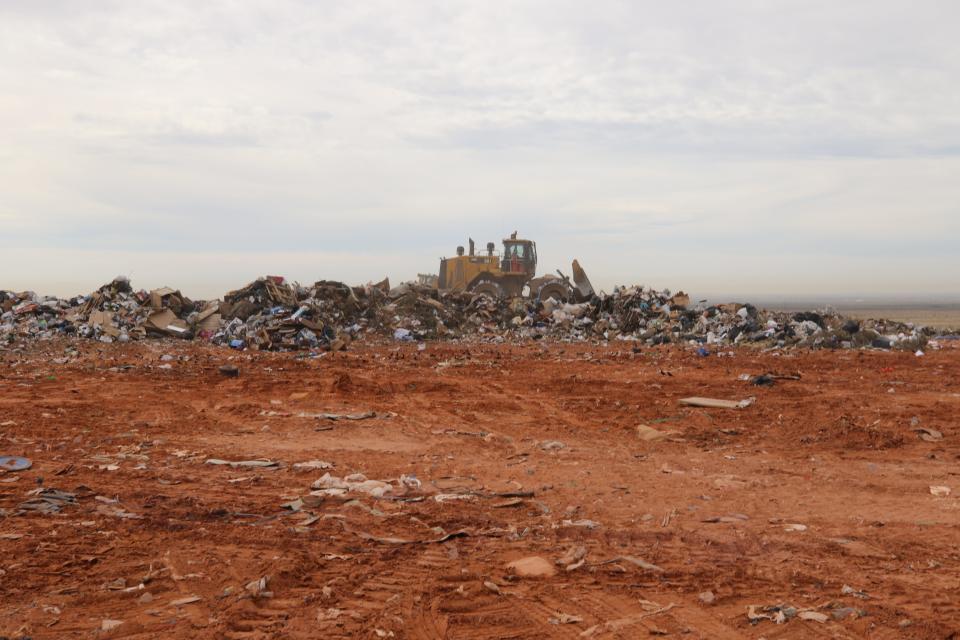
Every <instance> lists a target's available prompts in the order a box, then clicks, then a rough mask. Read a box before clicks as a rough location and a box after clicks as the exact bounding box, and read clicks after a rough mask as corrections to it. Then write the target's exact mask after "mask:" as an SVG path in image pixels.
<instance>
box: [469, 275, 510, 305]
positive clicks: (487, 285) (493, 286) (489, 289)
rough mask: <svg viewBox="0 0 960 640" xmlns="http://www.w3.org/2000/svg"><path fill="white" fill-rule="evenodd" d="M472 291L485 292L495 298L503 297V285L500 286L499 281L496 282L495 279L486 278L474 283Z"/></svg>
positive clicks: (476, 292)
mask: <svg viewBox="0 0 960 640" xmlns="http://www.w3.org/2000/svg"><path fill="white" fill-rule="evenodd" d="M470 293H475V294H480V293H483V294H486V295H488V296H490V297H491V298H493V299H494V300H500V299H502V298H503V287H501V286H500V283H499V282H494V281H493V280H488V279H486V278H484V279H482V280H479V281H478V282H476V283H474V285H473V286H472V287H470Z"/></svg>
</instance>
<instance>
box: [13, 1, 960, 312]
mask: <svg viewBox="0 0 960 640" xmlns="http://www.w3.org/2000/svg"><path fill="white" fill-rule="evenodd" d="M958 24H960V3H958V2H954V1H942V2H936V1H923V0H914V1H901V2H893V1H889V0H869V1H857V0H845V1H843V2H837V1H836V0H830V1H821V0H797V1H792V0H782V1H778V2H769V1H761V0H740V1H733V0H729V1H723V0H708V1H706V0H705V1H699V2H698V1H693V0H687V1H685V2H674V3H669V2H663V1H662V0H658V1H656V2H653V1H651V2H645V1H640V0H629V1H623V2H618V1H610V0H591V1H590V2H584V1H580V2H566V1H564V0H543V1H511V2H506V1H495V0H491V1H488V2H480V1H471V2H457V1H454V0H442V1H437V2H427V1H424V2H421V1H417V0H403V1H401V2H397V1H396V0H392V1H384V2H372V1H370V2H368V1H357V2H317V1H310V2H308V1H303V2H296V1H282V0H270V1H263V2H257V1H251V0H247V1H242V0H231V1H210V0H206V1H205V2H179V1H174V0H163V1H157V2H137V1H133V0H123V1H116V2H110V1H107V0H99V1H90V2H75V1H71V0H56V1H55V0H47V1H44V0H2V2H0V140H2V144H0V288H7V289H33V290H36V291H39V292H44V293H56V294H61V295H64V294H75V293H81V292H87V291H89V290H92V289H94V288H96V287H97V286H99V285H100V284H101V283H103V282H104V281H107V280H110V279H111V278H112V277H113V276H115V275H117V274H121V273H123V274H127V275H129V276H130V277H131V278H132V279H133V281H134V285H135V286H142V287H147V288H150V287H154V286H159V285H164V284H169V285H171V286H176V287H180V288H182V289H183V290H184V292H185V293H187V294H188V295H194V296H196V297H213V296H216V295H219V294H221V293H222V292H223V291H225V290H227V289H231V288H235V287H236V286H239V285H242V284H244V283H245V282H246V281H248V280H250V279H253V278H254V277H256V276H258V275H262V274H265V273H271V274H281V275H286V276H288V277H290V278H293V279H298V280H300V281H301V282H313V281H314V280H317V279H324V278H329V279H340V280H345V281H348V282H350V283H360V282H366V281H369V280H379V279H380V278H382V277H383V276H384V275H389V276H390V277H391V279H393V280H394V281H398V280H403V279H409V278H412V277H414V276H415V275H416V274H417V273H418V272H435V271H436V269H437V266H438V258H439V257H440V256H441V255H451V254H453V253H454V250H455V247H456V245H458V244H466V239H467V237H468V236H472V237H473V238H474V239H475V240H476V241H477V242H478V244H479V245H480V246H482V245H483V244H485V243H486V242H487V241H490V240H496V241H498V242H499V240H500V239H501V238H502V237H503V236H504V235H506V234H509V233H510V232H512V231H514V230H518V231H519V232H520V234H521V236H525V237H529V238H531V239H534V240H536V241H537V244H538V248H539V253H540V257H541V265H540V266H541V271H547V272H550V271H553V270H554V269H557V268H561V269H563V270H565V271H567V272H569V263H570V260H571V259H572V258H574V257H577V258H579V259H580V261H581V263H582V264H583V265H584V266H585V268H586V269H587V271H588V273H589V274H590V275H591V277H592V278H593V280H594V282H595V284H599V285H600V286H603V287H606V288H608V289H609V288H610V287H612V285H614V284H618V283H644V284H648V285H654V286H657V287H669V288H671V289H674V290H676V289H686V290H688V291H691V290H692V291H693V292H694V294H695V295H709V294H720V293H737V294H756V295H760V294H770V293H782V294H796V295H808V294H815V293H852V294H902V293H937V292H943V293H951V294H957V293H958V292H960V282H958V278H957V274H958V273H960V250H958V244H960V38H958V37H957V25H958Z"/></svg>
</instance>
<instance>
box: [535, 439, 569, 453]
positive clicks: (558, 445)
mask: <svg viewBox="0 0 960 640" xmlns="http://www.w3.org/2000/svg"><path fill="white" fill-rule="evenodd" d="M540 448H541V449H543V450H544V451H560V450H561V449H566V448H567V445H565V444H563V443H562V442H560V441H559V440H547V441H546V442H541V443H540Z"/></svg>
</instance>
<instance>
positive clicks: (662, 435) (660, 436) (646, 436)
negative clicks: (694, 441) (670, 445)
mask: <svg viewBox="0 0 960 640" xmlns="http://www.w3.org/2000/svg"><path fill="white" fill-rule="evenodd" d="M675 435H677V432H676V431H660V430H659V429H654V428H653V427H648V426H647V425H645V424H640V425H637V437H638V438H640V439H641V440H643V441H644V442H655V441H657V440H666V439H668V438H670V437H671V436H675Z"/></svg>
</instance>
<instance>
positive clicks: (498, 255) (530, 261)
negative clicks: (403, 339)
mask: <svg viewBox="0 0 960 640" xmlns="http://www.w3.org/2000/svg"><path fill="white" fill-rule="evenodd" d="M557 273H558V274H559V276H554V275H544V276H541V277H539V278H537V277H536V274H537V243H536V242H533V241H532V240H523V239H520V238H518V237H517V232H516V231H514V232H513V233H512V234H510V237H509V238H504V240H503V251H502V252H497V251H496V245H494V243H492V242H488V243H487V250H486V253H485V254H482V255H478V254H477V253H476V251H475V247H474V243H473V239H472V238H471V239H470V240H469V251H468V252H466V254H465V252H464V248H463V247H462V246H461V247H457V255H456V257H454V258H441V259H440V274H439V276H438V277H437V283H436V286H437V288H438V289H440V290H441V291H469V292H472V293H478V294H479V293H484V294H486V295H488V296H490V297H491V298H495V299H500V298H513V297H517V296H522V297H528V298H534V299H537V300H546V299H547V298H554V299H555V300H558V301H570V300H587V299H589V298H590V297H591V296H593V294H594V291H593V286H591V284H590V280H589V279H588V278H587V274H586V273H584V271H583V269H581V268H580V264H579V263H578V262H577V261H576V260H574V261H573V282H570V279H569V278H567V277H566V276H565V275H563V274H562V273H560V272H559V271H558V272H557Z"/></svg>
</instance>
